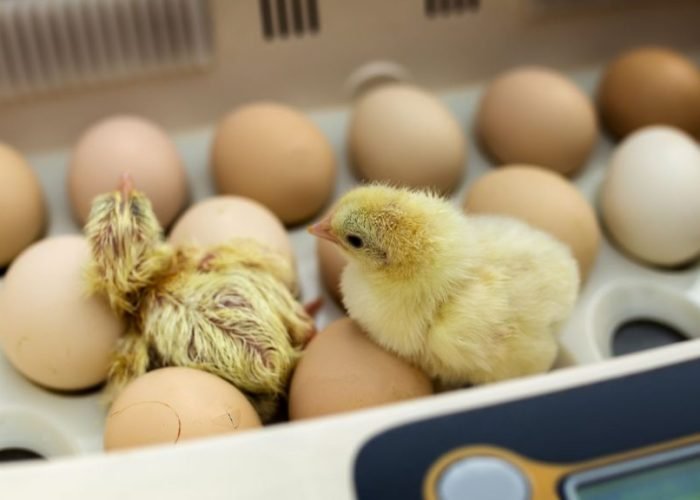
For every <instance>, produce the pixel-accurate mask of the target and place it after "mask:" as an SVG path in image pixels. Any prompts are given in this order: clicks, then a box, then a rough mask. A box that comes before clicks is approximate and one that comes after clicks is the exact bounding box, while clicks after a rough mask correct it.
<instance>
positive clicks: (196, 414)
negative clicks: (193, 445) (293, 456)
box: [104, 367, 262, 451]
mask: <svg viewBox="0 0 700 500" xmlns="http://www.w3.org/2000/svg"><path fill="white" fill-rule="evenodd" d="M261 425H262V424H261V423H260V418H259V417H258V414H257V413H255V410H254V409H253V406H252V405H251V404H250V402H248V400H247V399H246V397H245V396H244V395H243V394H242V393H241V392H240V391H239V390H238V389H236V388H235V387H234V386H232V385H231V384H229V383H228V382H226V381H225V380H223V379H221V378H219V377H217V376H215V375H212V374H210V373H207V372H204V371H200V370H194V369H192V368H181V367H171V368H161V369H158V370H154V371H151V372H148V373H146V374H144V375H142V376H140V377H138V378H136V379H134V380H133V381H132V382H131V383H130V384H129V385H127V386H126V387H125V388H124V389H123V390H122V392H120V393H119V396H118V397H117V399H116V400H115V401H114V403H113V404H112V406H111V408H110V409H109V413H108V415H107V420H106V422H105V431H104V447H105V450H107V451H112V450H117V449H124V448H135V447H141V446H148V445H155V444H175V443H179V442H182V441H186V440H190V439H195V438H203V437H207V436H215V435H220V434H231V433H237V432H242V431H244V430H248V429H255V428H257V427H261Z"/></svg>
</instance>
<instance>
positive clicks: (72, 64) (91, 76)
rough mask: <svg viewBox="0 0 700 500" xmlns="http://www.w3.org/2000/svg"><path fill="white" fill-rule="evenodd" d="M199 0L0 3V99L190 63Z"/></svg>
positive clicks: (202, 23)
mask: <svg viewBox="0 0 700 500" xmlns="http://www.w3.org/2000/svg"><path fill="white" fill-rule="evenodd" d="M211 58H212V36H211V25H210V22H209V11H208V5H207V0H51V1H42V0H9V1H8V0H6V1H0V99H2V100H7V99H9V98H14V97H18V96H24V95H28V94H34V93H38V92H46V91H49V90H53V89H60V88H67V87H74V86H79V85H90V84H95V83H99V82H104V81H114V80H125V79H131V78H134V77H137V76H141V75H146V74H157V73H162V72H169V71H173V70H182V69H189V68H197V67H202V66H204V65H206V64H207V63H208V62H209V61H210V60H211Z"/></svg>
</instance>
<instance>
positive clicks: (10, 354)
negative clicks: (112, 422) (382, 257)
mask: <svg viewBox="0 0 700 500" xmlns="http://www.w3.org/2000/svg"><path fill="white" fill-rule="evenodd" d="M89 255H90V251H89V249H88V244H87V242H86V241H85V239H84V238H83V237H82V236H60V237H54V238H48V239H45V240H42V241H40V242H38V243H35V244H34V245H32V246H31V247H29V248H28V249H26V250H25V251H24V252H22V254H20V256H19V257H17V259H15V261H14V262H13V263H12V265H11V266H10V269H9V271H8V272H7V275H6V276H5V281H4V285H3V287H2V289H1V290H0V318H1V320H0V321H1V322H2V327H0V345H2V349H3V351H4V353H5V355H6V356H7V358H8V359H9V360H10V362H11V363H12V365H13V366H14V367H15V368H16V369H17V370H18V371H19V372H20V373H22V374H23V375H24V376H25V377H27V378H28V379H30V380H32V381H33V382H36V383H37V384H40V385H43V386H45V387H49V388H51V389H59V390H79V389H86V388H88V387H92V386H94V385H96V384H99V383H100V382H102V381H104V379H105V378H106V376H107V370H108V369H109V365H110V361H111V355H112V351H113V349H114V345H115V343H116V342H117V339H118V338H119V336H120V335H121V334H122V332H123V331H124V324H123V322H122V321H120V320H119V319H118V318H117V316H116V315H114V313H113V312H112V311H111V310H110V308H109V306H108V305H107V302H106V301H105V300H103V299H102V298H100V297H96V296H92V297H90V296H88V294H87V291H86V289H85V283H84V281H83V269H84V267H85V265H86V264H87V263H88V259H89Z"/></svg>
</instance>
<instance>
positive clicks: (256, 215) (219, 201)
mask: <svg viewBox="0 0 700 500" xmlns="http://www.w3.org/2000/svg"><path fill="white" fill-rule="evenodd" d="M233 238H251V239H254V240H256V241H258V242H259V243H262V244H264V245H267V246H268V247H270V248H272V249H273V250H277V251H278V252H279V253H280V254H282V255H283V256H285V257H286V258H287V259H289V262H290V264H292V265H294V253H293V250H292V244H291V242H290V241H289V236H288V234H287V231H286V230H285V229H284V226H283V225H282V222H281V221H280V220H279V219H278V218H277V217H276V216H275V214H273V213H272V212H271V211H270V210H268V209H267V208H266V207H264V206H263V205H261V204H260V203H258V202H256V201H253V200H251V199H248V198H243V197H242V196H214V197H212V198H207V199H206V200H203V201H200V202H199V203H196V204H195V205H192V206H191V207H190V208H189V209H187V211H186V212H185V213H184V214H182V217H180V218H179V219H178V220H177V222H176V223H175V225H174V226H173V229H172V231H171V232H170V236H169V238H168V239H169V241H170V243H172V244H174V245H183V244H196V245H201V246H214V245H220V244H222V243H226V242H228V241H229V240H231V239H233Z"/></svg>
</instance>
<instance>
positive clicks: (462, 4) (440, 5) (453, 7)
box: [425, 0, 481, 17]
mask: <svg viewBox="0 0 700 500" xmlns="http://www.w3.org/2000/svg"><path fill="white" fill-rule="evenodd" d="M480 3H481V1H480V0H425V13H426V15H427V16H429V17H436V16H449V15H453V14H464V13H466V12H471V11H476V10H479V4H480Z"/></svg>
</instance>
